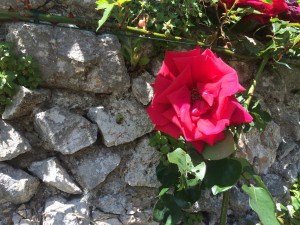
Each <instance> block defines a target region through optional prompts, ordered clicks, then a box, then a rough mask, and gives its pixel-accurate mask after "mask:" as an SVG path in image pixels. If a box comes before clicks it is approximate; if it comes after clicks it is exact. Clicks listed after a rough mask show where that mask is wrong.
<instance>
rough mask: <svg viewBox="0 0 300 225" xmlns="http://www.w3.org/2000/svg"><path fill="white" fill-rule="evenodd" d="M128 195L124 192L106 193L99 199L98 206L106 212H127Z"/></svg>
mask: <svg viewBox="0 0 300 225" xmlns="http://www.w3.org/2000/svg"><path fill="white" fill-rule="evenodd" d="M127 201H128V200H127V199H126V196H125V195H124V194H122V193H120V194H118V195H105V196H102V197H100V198H99V199H98V202H97V205H96V206H97V207H98V208H99V209H100V210H101V211H103V212H105V213H113V214H126V205H127V204H128V203H127Z"/></svg>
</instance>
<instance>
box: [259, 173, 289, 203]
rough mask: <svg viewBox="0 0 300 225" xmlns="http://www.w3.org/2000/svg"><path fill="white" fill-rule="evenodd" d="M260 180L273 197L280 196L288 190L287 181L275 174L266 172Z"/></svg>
mask: <svg viewBox="0 0 300 225" xmlns="http://www.w3.org/2000/svg"><path fill="white" fill-rule="evenodd" d="M262 180H263V181H264V183H265V185H266V186H267V187H268V189H269V191H270V193H271V194H272V196H274V197H282V196H284V195H286V194H288V192H289V190H288V187H287V186H288V185H287V183H286V182H285V181H284V180H283V179H282V178H281V177H280V176H278V175H277V174H271V173H269V174H266V175H265V176H263V177H262Z"/></svg>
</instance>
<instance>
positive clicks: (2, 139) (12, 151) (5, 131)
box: [0, 119, 31, 161]
mask: <svg viewBox="0 0 300 225" xmlns="http://www.w3.org/2000/svg"><path fill="white" fill-rule="evenodd" d="M30 150H31V145H30V144H29V142H28V141H27V139H25V138H24V137H22V136H21V135H20V134H19V132H17V131H16V130H15V129H14V128H13V127H12V126H11V125H9V124H8V123H5V122H4V121H3V120H1V119H0V161H5V160H10V159H13V158H15V157H17V156H18V155H20V154H23V153H25V152H28V151H30Z"/></svg>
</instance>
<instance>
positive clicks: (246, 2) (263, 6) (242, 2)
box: [222, 0, 300, 24]
mask: <svg viewBox="0 0 300 225" xmlns="http://www.w3.org/2000/svg"><path fill="white" fill-rule="evenodd" d="M222 2H223V3H225V4H226V7H227V8H231V7H232V6H233V5H234V2H235V1H234V0H222ZM240 7H242V8H243V7H251V8H254V9H256V10H257V11H259V12H260V13H261V14H252V15H249V16H246V17H245V18H244V19H245V20H251V21H256V22H258V23H259V24H267V23H269V22H270V18H272V17H279V18H280V19H286V20H289V21H291V22H299V21H300V7H299V4H298V3H297V1H296V0H291V1H284V0H272V3H267V2H263V1H261V0H238V1H237V3H236V5H235V8H240Z"/></svg>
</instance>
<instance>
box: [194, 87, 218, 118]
mask: <svg viewBox="0 0 300 225" xmlns="http://www.w3.org/2000/svg"><path fill="white" fill-rule="evenodd" d="M203 95H207V93H202V94H201V93H200V92H199V91H198V90H197V89H196V88H194V89H192V90H191V115H192V116H196V117H199V116H201V115H203V114H205V113H207V112H208V111H209V109H210V107H211V104H210V102H207V99H206V98H205V97H206V96H204V97H203ZM212 101H213V99H212Z"/></svg>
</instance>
